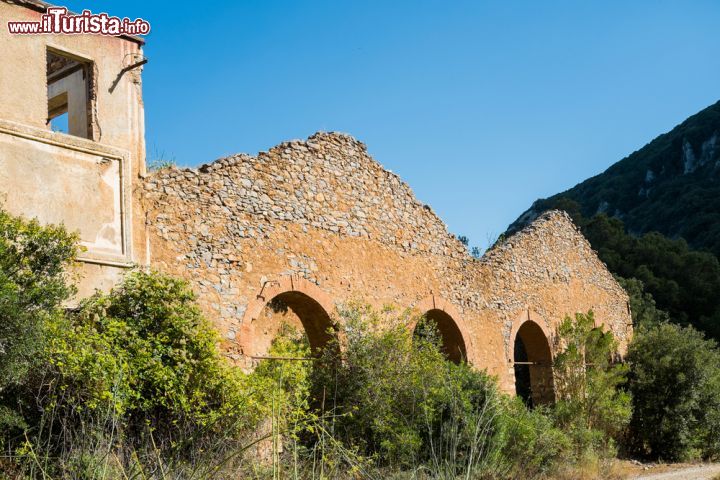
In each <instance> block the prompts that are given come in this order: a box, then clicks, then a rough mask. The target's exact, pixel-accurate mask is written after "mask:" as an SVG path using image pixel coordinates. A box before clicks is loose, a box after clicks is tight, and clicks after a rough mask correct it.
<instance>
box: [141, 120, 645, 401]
mask: <svg viewBox="0 0 720 480" xmlns="http://www.w3.org/2000/svg"><path fill="white" fill-rule="evenodd" d="M142 204H143V207H144V209H145V210H146V212H147V220H146V223H147V226H148V229H149V235H150V239H151V240H150V246H151V255H150V258H151V264H152V265H153V267H154V268H157V269H159V270H162V271H166V272H168V273H172V274H176V275H179V276H182V277H185V278H187V279H188V280H190V281H191V283H192V285H193V287H194V289H195V290H196V292H197V293H198V295H199V298H200V303H201V305H202V308H203V309H204V311H205V313H206V314H207V316H208V317H209V318H210V319H212V320H213V322H214V323H215V325H216V326H217V328H218V329H219V330H220V331H221V333H222V335H223V339H224V343H223V349H224V351H225V352H226V354H227V356H228V357H229V358H232V359H233V360H235V361H237V362H238V363H240V364H246V365H247V364H248V357H249V356H250V355H257V354H262V352H263V350H265V349H266V348H267V345H268V344H269V340H270V339H271V337H272V335H273V334H274V332H275V331H276V329H277V323H278V320H266V318H267V319H270V318H273V317H276V316H277V315H280V316H281V317H287V314H288V312H290V313H292V314H294V316H295V317H298V318H299V321H296V322H295V323H296V324H297V325H298V326H303V327H305V329H306V330H308V331H314V330H317V328H319V327H318V325H314V324H313V323H312V322H314V321H319V320H317V319H318V318H321V317H324V314H323V312H327V313H328V314H330V316H332V313H333V310H334V305H336V304H338V303H340V302H345V301H347V300H349V299H353V298H362V299H364V300H365V301H368V302H370V303H372V304H374V305H376V306H381V305H385V304H395V305H398V306H401V307H405V306H412V307H416V308H417V309H418V310H419V311H420V313H427V312H431V314H432V315H433V316H437V318H438V322H439V323H442V322H449V324H452V328H456V329H457V331H459V332H460V334H461V335H462V341H463V342H464V351H463V354H465V355H467V358H468V359H469V361H471V362H472V363H473V364H474V365H475V366H477V367H479V368H487V369H488V370H489V371H490V372H491V373H492V374H495V375H497V376H498V377H499V379H500V381H501V385H502V386H503V388H505V389H506V390H508V391H511V390H512V389H513V386H514V370H513V368H512V360H513V345H514V341H515V335H516V334H517V332H518V329H519V328H520V326H521V325H522V324H523V323H524V322H526V321H528V320H530V321H532V322H535V323H536V324H537V325H538V326H539V327H540V329H538V331H542V333H543V334H544V335H545V337H547V339H548V341H549V342H550V343H551V342H552V338H551V337H552V334H553V330H554V327H555V325H556V324H557V323H558V322H559V321H560V320H561V319H562V318H563V317H564V316H565V315H566V314H572V313H574V312H578V311H587V310H589V309H593V310H594V311H595V313H596V318H597V319H598V322H599V323H601V324H604V325H605V327H606V328H609V329H611V330H612V331H613V332H614V333H615V334H616V335H617V337H618V338H619V339H620V341H621V346H622V348H623V349H624V348H625V346H626V344H627V340H628V339H629V337H630V335H631V334H632V331H631V328H632V327H631V326H630V324H631V319H630V314H629V308H628V299H627V296H626V294H625V292H624V291H623V290H622V289H621V288H620V287H619V285H617V283H616V282H615V281H614V279H613V278H612V276H611V275H610V273H609V272H608V271H607V269H606V268H605V266H604V265H603V264H602V263H601V262H600V261H599V260H598V258H597V256H596V255H595V253H594V252H593V251H592V250H591V248H590V245H589V244H588V242H587V241H586V240H585V239H584V238H583V237H582V235H581V234H580V233H579V232H578V230H577V229H576V228H575V226H574V225H573V224H572V222H571V221H570V219H569V218H568V217H567V216H566V215H565V214H564V213H560V212H550V213H548V214H545V215H543V216H541V217H540V218H538V219H537V220H536V221H535V222H534V223H533V224H532V225H531V226H529V227H528V228H526V229H525V230H523V231H521V232H519V233H518V234H516V235H515V236H513V237H511V238H510V239H508V240H507V241H505V242H504V243H503V244H502V245H500V246H497V247H496V248H494V249H493V250H491V251H489V252H488V253H487V254H486V255H485V256H484V257H483V258H481V259H474V258H472V257H471V256H470V255H468V253H467V251H466V248H465V247H464V246H463V245H462V244H461V243H460V242H459V241H458V240H457V239H456V238H455V237H454V236H452V235H451V234H449V233H448V231H447V228H446V227H445V225H444V224H443V222H442V221H441V220H440V219H439V218H438V217H437V215H435V214H434V213H433V211H432V210H431V209H430V207H428V206H427V205H423V204H422V203H420V202H419V201H418V200H417V199H416V198H415V197H414V195H413V193H412V191H411V190H410V188H409V187H408V186H407V185H406V184H405V183H404V182H402V181H401V180H400V179H399V178H398V176H397V175H395V174H393V173H391V172H388V171H387V170H384V169H383V168H382V166H380V165H379V164H378V163H377V162H375V161H374V160H373V159H372V158H371V157H370V156H369V155H368V153H367V149H366V147H365V145H364V144H363V143H361V142H359V141H357V140H355V139H353V138H352V137H350V136H347V135H343V134H338V133H318V134H315V135H313V136H311V137H310V138H309V139H308V140H307V141H292V142H286V143H283V144H281V145H278V146H276V147H274V148H272V149H270V150H269V151H268V152H261V153H259V154H258V155H257V156H249V155H244V154H241V155H235V156H231V157H228V158H224V159H220V160H217V161H216V162H213V163H211V164H209V165H203V166H202V167H200V168H198V169H197V170H192V169H183V170H179V169H176V168H169V169H164V170H161V171H159V172H156V173H154V174H152V175H151V176H149V177H148V178H147V179H146V182H145V185H144V192H143V193H142ZM273 298H275V299H276V300H280V308H279V309H278V308H277V307H278V305H273V309H268V307H267V304H268V302H270V301H271V300H272V299H273ZM283 305H284V306H285V307H289V308H283ZM311 317H312V318H311ZM447 318H450V319H451V320H449V321H448V320H443V319H447ZM263 322H265V323H263ZM268 322H269V323H268ZM441 327H442V325H441ZM448 331H449V330H448ZM448 338H449V337H448Z"/></svg>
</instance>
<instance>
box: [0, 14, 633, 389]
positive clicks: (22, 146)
mask: <svg viewBox="0 0 720 480" xmlns="http://www.w3.org/2000/svg"><path fill="white" fill-rule="evenodd" d="M42 9H43V4H40V3H38V2H35V1H32V2H30V1H15V2H5V1H0V18H18V17H33V16H37V15H39V12H40V11H41V10H42ZM0 52H2V56H3V57H2V63H1V64H0V105H2V107H3V108H2V109H1V110H0V193H1V194H2V202H3V207H4V208H6V209H7V210H9V211H10V212H12V213H15V214H22V215H25V216H28V217H37V218H39V219H40V220H41V221H43V222H64V223H65V225H66V226H67V227H68V228H70V229H72V230H78V231H79V232H80V235H81V239H82V243H83V246H84V247H86V250H85V251H84V253H83V254H82V257H81V262H82V267H81V269H82V274H83V279H82V281H81V295H86V294H88V293H89V292H91V291H93V290H94V289H95V288H100V289H107V288H109V287H110V286H112V285H113V284H114V283H116V282H117V281H118V279H119V278H120V277H121V276H122V273H123V272H125V271H127V270H128V269H129V268H131V267H132V266H133V265H139V266H150V267H152V268H154V269H157V270H160V271H163V272H167V273H171V274H173V275H177V276H180V277H183V278H185V279H187V280H188V281H189V282H190V284H191V285H192V287H193V289H194V290H195V292H196V293H197V295H198V298H199V302H200V305H201V307H202V309H203V310H204V312H205V314H206V316H207V317H208V318H209V319H210V320H211V321H212V322H213V323H214V325H215V326H216V328H217V329H218V330H219V332H220V334H221V336H222V345H221V348H222V350H223V352H224V353H225V354H226V356H227V357H228V358H229V359H231V360H232V361H234V362H235V363H237V364H238V365H241V366H244V367H250V366H252V365H253V359H255V358H257V357H260V356H262V355H263V354H265V353H266V352H267V349H268V347H269V345H270V342H271V341H272V339H273V336H274V335H275V333H276V332H277V329H278V327H279V325H280V324H281V322H288V323H291V324H295V325H296V326H298V327H299V328H301V329H302V330H303V331H304V332H306V334H307V336H308V338H309V340H310V343H311V345H312V346H314V347H319V346H321V345H322V344H323V343H324V342H325V341H327V339H328V335H331V333H328V332H331V331H332V330H331V329H330V328H329V327H331V326H333V325H334V322H335V321H336V320H337V316H336V314H335V312H336V306H337V305H338V304H342V303H343V302H346V301H348V300H352V299H362V300H364V301H366V302H369V303H371V304H373V305H375V306H378V307H379V306H382V305H387V304H392V305H396V306H399V307H410V308H413V309H415V311H416V312H417V313H418V314H424V315H426V316H427V317H429V318H431V319H433V320H434V321H435V322H436V323H437V326H438V330H439V332H440V334H441V336H442V338H443V343H444V348H445V351H446V353H447V355H448V356H449V358H450V359H452V360H454V361H460V360H461V359H467V360H468V361H469V362H470V363H472V364H473V365H474V366H476V367H477V368H485V369H487V370H488V371H489V372H490V373H491V374H493V375H496V376H497V377H498V378H499V381H500V384H501V386H502V388H503V389H505V390H506V391H509V392H512V391H515V388H516V371H517V372H518V375H519V376H527V377H529V380H530V383H531V385H532V397H533V400H534V401H536V402H541V401H548V400H550V399H551V398H552V374H551V370H550V368H549V363H550V361H551V359H552V355H553V335H554V331H555V328H556V326H557V325H558V323H559V322H560V321H561V320H562V319H563V317H564V316H565V315H568V314H570V315H572V314H574V313H575V312H586V311H588V310H590V309H592V310H593V311H594V312H595V317H596V320H597V322H598V326H602V327H603V328H606V329H609V330H611V331H612V332H613V333H614V334H615V335H616V337H617V338H618V339H619V341H620V344H621V348H622V349H624V348H625V347H626V345H627V342H628V340H629V339H630V336H631V335H632V324H631V317H630V311H629V305H628V298H627V295H626V294H625V292H624V291H623V289H622V288H621V287H620V286H619V285H618V284H617V283H616V282H615V280H614V279H613V277H612V275H611V274H610V273H609V272H608V270H607V269H606V267H605V265H604V264H603V263H602V262H601V261H600V260H599V259H598V257H597V256H596V254H595V252H593V251H592V249H591V248H590V245H589V244H588V242H587V241H586V240H585V238H583V236H582V235H581V234H580V233H579V231H578V230H577V228H576V227H575V226H574V225H573V224H572V222H571V220H570V219H569V218H568V217H567V215H565V214H564V213H560V212H550V213H548V214H545V215H543V216H541V217H540V218H538V219H537V220H536V221H535V222H534V223H533V224H531V225H530V226H529V227H527V228H526V229H525V230H522V231H521V232H519V233H518V234H516V235H514V236H512V237H511V238H509V239H507V240H506V241H505V242H503V243H502V244H500V245H498V246H497V247H495V248H493V249H491V250H490V251H489V252H487V253H486V254H485V255H484V256H483V257H482V258H481V259H475V258H472V257H471V256H470V255H469V254H468V252H467V249H466V247H465V246H464V245H462V244H461V243H460V242H459V241H458V240H457V238H455V237H454V236H453V235H451V234H450V233H448V231H447V228H446V226H445V225H444V223H443V222H442V221H441V220H440V218H438V217H437V215H435V213H433V211H432V209H431V208H430V207H429V206H428V205H423V204H422V203H420V202H419V201H418V200H417V199H416V198H415V197H414V195H413V193H412V191H411V190H410V188H409V187H408V185H407V184H405V183H404V182H403V181H402V180H401V179H400V178H399V177H398V176H397V175H395V174H393V173H391V172H389V171H387V170H385V169H383V167H382V166H381V165H379V164H378V163H377V162H375V161H374V160H373V159H372V158H371V157H370V156H369V155H368V153H367V150H366V147H365V145H364V144H363V143H361V142H359V141H357V140H355V139H354V138H352V137H350V136H348V135H344V134H338V133H317V134H315V135H313V136H311V137H310V138H308V139H307V140H305V141H291V142H286V143H283V144H280V145H278V146H276V147H273V148H271V149H270V150H268V151H267V152H260V153H259V154H258V155H256V156H250V155H245V154H239V155H234V156H231V157H228V158H224V159H220V160H217V161H215V162H213V163H210V164H207V165H203V166H201V167H199V168H197V169H177V168H166V169H162V170H159V171H157V172H154V173H151V174H146V172H145V163H144V162H145V146H144V139H143V104H142V95H141V79H140V73H141V67H139V66H138V67H137V68H136V67H135V65H137V64H138V63H142V59H143V54H142V41H141V40H139V39H137V38H132V37H99V36H66V37H56V36H22V37H18V36H13V37H10V35H9V34H8V33H7V32H6V31H2V32H1V33H0ZM65 112H67V114H68V115H69V119H68V127H67V129H66V131H65V132H55V131H53V125H54V119H55V118H56V116H57V115H60V114H64V113H65ZM479 221H481V219H480V220H479ZM278 303H280V304H282V305H284V306H286V307H287V308H285V309H278V308H271V305H270V304H272V305H277V304H278ZM413 327H414V326H413V325H408V328H413ZM520 393H523V394H525V395H529V393H527V392H520Z"/></svg>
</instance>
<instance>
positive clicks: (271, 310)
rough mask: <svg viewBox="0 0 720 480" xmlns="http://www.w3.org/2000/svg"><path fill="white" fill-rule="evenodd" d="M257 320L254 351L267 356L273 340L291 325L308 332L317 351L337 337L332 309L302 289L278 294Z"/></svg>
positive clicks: (315, 351) (255, 322)
mask: <svg viewBox="0 0 720 480" xmlns="http://www.w3.org/2000/svg"><path fill="white" fill-rule="evenodd" d="M252 322H253V326H252V328H253V335H252V339H250V341H251V343H252V348H251V354H252V355H253V356H264V355H266V354H267V352H268V350H269V349H270V347H271V345H272V342H273V340H274V339H275V338H276V337H277V336H278V334H280V333H281V331H283V330H284V329H286V328H287V327H289V328H290V329H292V330H293V331H295V332H296V333H297V334H298V335H299V336H302V335H304V336H305V337H306V339H307V341H308V343H309V344H310V348H311V350H312V351H313V353H318V352H319V351H320V350H322V348H323V347H325V346H326V345H327V344H328V342H329V341H330V340H332V338H333V333H332V330H333V322H332V320H331V318H330V315H329V314H328V312H327V311H326V310H325V308H323V306H322V305H320V303H318V302H317V301H316V300H314V299H313V298H312V297H310V296H308V295H307V294H305V293H302V292H299V291H288V292H283V293H280V294H277V295H275V296H274V297H272V299H270V301H268V302H267V303H266V304H265V305H264V307H263V308H262V310H261V311H260V314H259V315H258V316H257V318H254V319H253V320H252Z"/></svg>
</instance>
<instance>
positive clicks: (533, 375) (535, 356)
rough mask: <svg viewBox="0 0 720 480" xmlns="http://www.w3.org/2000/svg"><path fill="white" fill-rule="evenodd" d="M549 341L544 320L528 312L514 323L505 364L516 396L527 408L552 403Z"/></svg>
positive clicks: (548, 332)
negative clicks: (512, 377)
mask: <svg viewBox="0 0 720 480" xmlns="http://www.w3.org/2000/svg"><path fill="white" fill-rule="evenodd" d="M552 339H553V337H552V335H551V332H550V331H549V329H548V328H547V324H546V323H545V321H544V320H543V319H542V318H540V316H539V315H538V314H537V313H535V312H533V311H532V310H530V309H527V310H526V311H524V312H523V313H522V314H521V315H519V316H518V318H517V319H516V320H515V322H513V327H512V331H511V333H510V352H508V353H509V357H508V361H509V362H510V364H511V365H513V367H514V368H513V374H514V375H513V376H514V381H515V393H516V394H517V395H518V396H520V397H523V399H524V400H525V401H526V402H527V403H529V404H530V405H543V404H550V403H553V402H554V401H555V387H554V379H553V371H552V361H553V351H552Z"/></svg>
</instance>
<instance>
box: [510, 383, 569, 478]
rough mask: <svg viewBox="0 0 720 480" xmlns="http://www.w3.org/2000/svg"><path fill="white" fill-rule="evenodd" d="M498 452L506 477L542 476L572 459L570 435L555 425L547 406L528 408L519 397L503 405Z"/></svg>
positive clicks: (512, 398)
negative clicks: (507, 474) (502, 458)
mask: <svg viewBox="0 0 720 480" xmlns="http://www.w3.org/2000/svg"><path fill="white" fill-rule="evenodd" d="M503 409H504V412H505V413H504V415H503V426H504V441H503V445H504V446H503V450H502V454H503V457H504V461H505V462H506V463H507V465H508V471H509V477H510V478H527V479H529V478H542V477H545V476H548V475H550V474H552V473H553V472H555V471H556V470H557V468H558V466H559V465H562V464H568V463H570V462H571V461H572V454H573V446H572V440H571V438H570V437H569V436H568V435H567V434H566V433H565V432H563V431H562V430H561V429H559V428H558V427H557V426H556V425H555V423H554V419H553V415H552V411H551V409H549V408H544V407H538V408H535V409H532V410H530V409H528V408H527V406H526V405H525V402H523V400H522V399H521V398H520V397H507V398H505V403H504V406H503Z"/></svg>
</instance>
